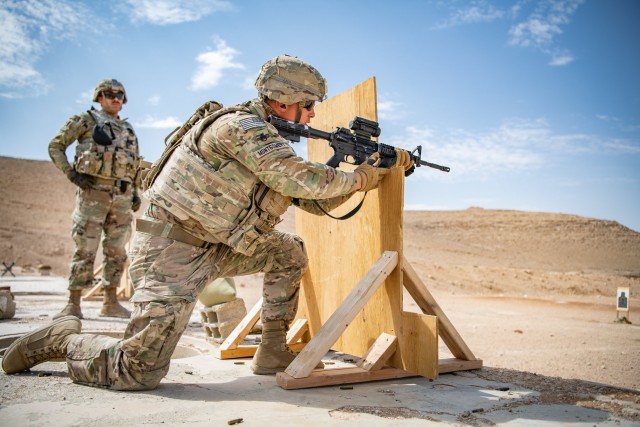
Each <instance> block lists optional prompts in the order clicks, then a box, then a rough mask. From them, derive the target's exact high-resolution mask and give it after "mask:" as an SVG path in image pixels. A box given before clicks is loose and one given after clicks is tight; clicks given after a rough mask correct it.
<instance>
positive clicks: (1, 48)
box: [0, 0, 97, 98]
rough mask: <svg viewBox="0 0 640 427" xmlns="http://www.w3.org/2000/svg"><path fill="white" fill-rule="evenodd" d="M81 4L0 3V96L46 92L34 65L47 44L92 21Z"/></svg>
mask: <svg viewBox="0 0 640 427" xmlns="http://www.w3.org/2000/svg"><path fill="white" fill-rule="evenodd" d="M96 21H97V20H94V19H93V18H92V16H91V14H90V12H89V11H88V10H87V9H86V7H85V6H84V5H82V4H75V3H71V2H69V1H66V0H13V1H3V2H0V40H2V43H0V96H2V97H5V98H20V97H23V96H28V95H31V96H37V95H41V94H45V93H47V91H48V89H49V84H48V83H47V81H46V80H45V78H44V77H43V76H42V75H41V73H40V72H39V71H38V70H37V68H36V64H37V62H38V60H39V59H40V56H41V55H42V54H43V53H44V52H45V50H46V48H47V47H48V45H49V44H51V43H52V42H54V41H57V40H65V39H72V38H73V37H74V36H75V34H76V32H77V31H80V30H82V29H88V28H90V27H89V25H88V24H87V22H94V23H95V22H96Z"/></svg>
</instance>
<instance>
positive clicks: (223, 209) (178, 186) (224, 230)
mask: <svg viewBox="0 0 640 427" xmlns="http://www.w3.org/2000/svg"><path fill="white" fill-rule="evenodd" d="M236 111H243V109H241V108H233V107H232V108H229V109H225V110H221V111H218V112H216V113H214V114H212V115H210V116H207V117H205V118H203V119H202V120H200V121H199V122H198V123H197V124H195V126H194V127H193V128H192V129H190V130H189V131H188V132H187V133H186V134H185V135H184V137H183V138H182V141H180V142H179V146H178V147H176V148H175V149H174V150H173V152H172V153H171V156H170V157H169V158H168V159H167V160H166V162H165V163H164V164H163V165H162V169H161V170H160V171H158V172H157V176H156V178H155V180H154V181H153V183H152V184H151V187H150V188H149V189H148V190H147V192H146V194H145V196H146V197H147V198H148V199H149V200H150V201H151V202H153V203H155V204H157V205H158V206H161V207H162V208H164V209H166V210H168V211H169V212H171V213H172V214H173V215H175V216H176V217H177V218H179V219H182V220H187V219H194V220H196V221H197V222H198V223H200V224H201V225H202V227H203V228H204V230H205V231H206V232H207V233H208V234H209V235H210V236H207V237H208V238H207V239H206V240H208V241H211V242H214V243H224V244H226V245H228V246H230V247H231V248H233V249H234V250H235V251H237V252H240V253H242V254H245V255H252V254H253V252H254V251H255V249H256V247H257V246H258V245H259V244H260V243H262V242H263V241H264V240H265V239H264V234H265V233H267V232H269V231H271V230H272V229H273V227H274V226H275V225H276V224H277V223H278V222H280V218H279V216H280V215H281V214H282V213H284V211H283V212H280V213H279V214H278V215H272V214H270V213H268V212H266V211H264V210H262V209H260V207H259V201H258V200H255V199H256V197H257V196H256V195H258V194H263V193H264V189H265V188H266V187H265V186H264V184H261V183H260V182H259V180H258V178H257V177H256V176H255V175H254V174H253V173H252V172H251V171H250V170H249V169H247V168H246V167H244V166H243V165H242V164H240V163H238V162H235V161H231V162H230V161H228V159H223V158H206V159H205V158H204V157H203V156H205V155H204V154H203V153H202V151H201V150H200V149H199V148H198V141H199V139H200V137H201V135H202V133H203V132H204V130H205V129H206V128H207V127H208V126H210V125H211V124H212V123H213V122H214V121H215V120H216V119H218V118H219V117H220V116H222V115H223V114H227V113H231V112H236ZM244 111H245V112H247V113H250V114H253V113H251V112H250V111H248V110H244ZM206 156H207V157H213V154H210V153H209V154H206ZM212 164H218V165H219V167H218V168H217V169H216V168H214V167H213V166H212ZM260 190H262V191H260ZM287 207H288V206H287ZM285 210H286V207H285Z"/></svg>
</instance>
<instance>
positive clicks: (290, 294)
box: [67, 100, 356, 390]
mask: <svg viewBox="0 0 640 427" xmlns="http://www.w3.org/2000/svg"><path fill="white" fill-rule="evenodd" d="M238 109H239V110H240V111H235V112H231V113H229V114H226V115H223V116H222V117H220V118H219V119H217V120H215V121H214V123H213V124H212V125H210V126H208V127H206V129H200V131H202V132H201V134H200V137H199V138H196V139H193V138H192V139H190V138H189V137H190V136H193V135H195V134H198V132H199V130H198V126H196V127H194V129H193V130H192V131H191V132H190V133H188V134H187V136H185V140H186V142H185V143H183V144H182V146H180V147H178V149H177V150H181V149H194V148H195V149H196V150H198V153H199V154H198V155H199V156H201V157H200V158H201V159H203V160H204V163H205V164H208V165H209V167H210V169H211V170H210V174H211V175H214V174H216V172H218V174H219V173H220V171H223V170H225V169H227V170H228V171H230V173H229V174H228V175H227V178H229V179H230V180H231V183H230V184H229V185H230V186H229V188H227V189H224V188H222V187H221V185H220V184H219V182H220V181H215V180H214V179H213V178H210V179H209V180H208V181H207V182H206V183H205V184H204V185H203V186H199V188H196V187H198V183H197V181H198V180H195V179H191V180H189V179H188V178H189V177H191V178H193V176H194V175H197V174H198V172H197V171H194V169H193V165H185V167H183V168H179V167H177V165H176V167H171V165H172V163H171V160H170V161H169V163H168V164H167V165H165V167H164V168H163V170H162V174H161V175H160V176H159V177H158V179H157V180H156V182H155V183H154V185H153V186H152V187H151V188H150V189H149V190H148V192H147V193H146V196H147V197H148V198H149V199H150V201H151V204H150V206H149V208H148V209H147V211H146V212H145V215H144V216H143V219H144V220H148V221H156V222H160V223H165V224H174V225H178V226H179V227H180V228H181V229H183V230H185V231H187V232H188V233H189V234H190V235H192V236H195V237H197V238H198V239H201V240H202V241H203V242H204V243H203V245H202V246H203V247H197V246H194V245H191V244H186V243H182V242H180V241H176V240H173V239H170V238H165V237H161V236H155V235H151V234H146V233H141V232H137V233H136V235H135V238H134V244H133V247H132V250H131V256H132V262H131V265H130V267H129V273H130V275H131V279H132V281H133V283H134V286H135V294H134V296H133V298H132V301H133V302H134V303H135V308H134V311H133V314H132V316H131V321H130V323H129V326H128V328H127V330H126V333H125V337H124V339H123V340H122V341H118V340H115V339H113V338H108V337H103V336H97V335H84V334H83V335H79V336H77V337H75V338H73V339H72V340H71V342H70V344H69V347H68V352H67V362H68V365H69V373H70V376H71V378H72V379H73V380H74V381H76V382H79V383H84V384H90V385H99V386H106V387H110V388H112V389H118V390H144V389H151V388H154V387H155V386H156V385H157V384H158V383H159V382H160V380H161V379H162V378H163V377H164V376H165V375H166V373H167V371H168V369H169V362H170V358H171V355H172V353H173V351H174V349H175V347H176V345H177V343H178V340H179V339H180V336H181V335H182V333H183V332H184V330H185V328H186V327H187V324H188V321H189V317H190V315H191V312H192V311H193V309H194V306H195V303H196V301H197V297H198V295H199V293H200V292H201V291H202V289H203V288H204V286H206V284H207V283H210V282H211V281H212V280H214V279H216V278H217V277H233V276H241V275H246V274H252V273H257V272H264V273H265V276H264V288H263V289H264V291H263V296H264V304H263V310H262V320H263V322H265V321H270V320H284V321H286V322H289V321H291V320H292V319H293V318H294V316H295V312H296V309H297V300H298V291H299V286H300V279H301V277H302V274H303V273H304V271H305V270H306V268H307V256H306V253H305V251H304V246H303V242H302V240H301V239H300V238H299V237H297V236H295V235H292V234H288V233H282V232H279V231H276V230H274V229H273V225H275V224H276V223H277V222H278V221H279V218H278V217H270V215H263V218H262V219H263V221H258V223H257V226H258V227H260V229H259V230H258V229H257V228H255V227H254V230H253V231H257V234H258V236H259V237H258V238H257V241H258V243H257V244H255V245H254V246H253V247H247V246H243V245H239V246H237V248H236V249H233V248H232V247H231V246H230V244H234V243H237V241H238V240H237V239H235V240H234V239H233V238H232V237H231V236H232V235H233V233H231V232H230V230H229V229H221V228H216V227H215V224H216V223H220V222H221V221H223V219H225V218H223V217H224V213H225V211H224V209H223V207H224V206H226V205H225V204H224V203H223V204H222V206H220V202H219V201H218V200H213V202H212V203H214V204H218V208H219V209H220V211H216V208H215V207H212V206H211V205H204V204H203V201H207V200H209V198H208V196H209V195H212V194H213V195H216V196H217V197H218V199H224V198H231V197H234V198H235V199H236V201H240V202H239V203H238V202H237V203H236V205H238V204H239V208H240V211H241V212H244V217H243V216H238V217H236V218H234V217H231V216H230V217H227V218H226V219H227V220H229V221H231V222H232V223H231V225H230V226H231V227H235V228H236V229H237V228H238V227H241V226H242V225H243V220H246V219H247V217H249V216H250V213H251V206H252V200H253V197H254V196H255V193H256V191H257V190H258V189H259V188H260V186H261V183H265V184H267V185H268V186H269V187H270V188H271V189H273V190H275V191H277V192H278V193H279V194H280V195H282V197H281V199H280V200H279V201H280V202H281V203H282V205H281V206H279V208H278V209H279V210H280V214H281V213H284V211H285V210H286V208H287V207H288V206H289V205H290V204H291V200H292V198H296V199H298V198H299V199H300V200H299V201H297V204H298V205H299V206H300V207H301V208H303V209H305V210H309V211H311V212H313V213H316V214H320V213H321V212H320V210H319V209H318V208H317V207H315V206H314V205H313V204H312V203H310V202H308V200H310V199H322V200H320V204H321V206H322V207H323V208H324V209H325V210H330V209H333V208H335V207H336V206H337V205H339V204H341V203H343V202H344V201H346V200H347V199H348V198H349V197H350V196H351V195H352V194H353V192H354V190H355V185H356V184H355V178H354V175H353V174H350V173H345V172H341V171H338V170H336V169H333V168H330V167H328V166H325V165H323V164H319V163H314V162H307V161H304V160H303V159H302V158H300V157H298V156H297V155H296V154H295V152H294V151H293V149H292V148H291V146H290V145H289V143H288V142H287V141H286V140H284V139H282V138H281V137H280V136H279V135H278V133H277V131H276V129H275V128H273V127H272V126H271V125H269V124H267V123H266V122H265V121H264V120H265V119H266V118H267V111H266V109H265V105H264V104H263V103H262V102H261V101H260V100H253V101H250V102H248V103H246V104H243V105H241V106H239V107H238ZM173 157H179V156H176V153H174V154H173V155H172V158H173ZM171 177H173V179H174V180H172V178H171ZM183 178H184V179H183ZM200 178H202V179H205V178H206V177H200ZM180 180H183V183H182V184H179V182H178V181H180ZM231 184H236V185H231ZM185 185H191V186H192V192H191V193H189V194H188V195H187V197H188V198H189V200H185V201H183V203H182V206H180V207H179V208H178V207H176V206H175V205H174V204H172V203H171V202H169V200H167V199H166V198H165V197H164V196H163V195H166V194H172V193H171V192H169V190H166V191H163V190H162V189H161V188H162V186H170V187H172V188H174V189H176V188H179V187H181V186H185ZM205 191H207V192H208V194H205V193H204V192H205ZM233 191H235V192H236V193H235V194H231V193H232V192H233ZM178 194H184V193H182V192H178ZM243 200H244V202H245V204H244V205H243V204H242V203H241V202H242V201H243ZM189 202H190V203H189ZM198 205H200V207H201V208H203V209H202V210H199V208H198ZM236 208H238V206H227V209H228V210H229V211H231V212H235V211H234V209H236ZM185 209H188V210H189V214H188V215H187V214H186V213H185V211H184V210H185ZM207 213H208V215H209V216H208V217H206V214H207ZM214 213H219V215H220V216H218V217H216V215H214ZM273 213H277V212H273ZM261 214H264V212H261ZM212 217H213V218H212ZM248 234H251V233H248ZM239 240H240V241H242V239H239ZM238 249H239V250H242V251H244V252H246V253H242V252H239V251H238Z"/></svg>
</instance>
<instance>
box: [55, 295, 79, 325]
mask: <svg viewBox="0 0 640 427" xmlns="http://www.w3.org/2000/svg"><path fill="white" fill-rule="evenodd" d="M81 298H82V289H78V290H73V291H69V303H68V304H67V306H66V307H65V308H63V309H62V311H61V312H60V313H58V314H56V315H54V316H53V320H55V319H59V318H61V317H64V316H76V317H77V318H78V319H82V311H81V310H80V299H81Z"/></svg>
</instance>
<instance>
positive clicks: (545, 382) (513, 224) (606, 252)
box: [0, 157, 640, 421]
mask: <svg viewBox="0 0 640 427" xmlns="http://www.w3.org/2000/svg"><path fill="white" fill-rule="evenodd" d="M0 171H1V172H0V198H1V199H2V200H3V204H2V206H1V207H0V261H2V262H6V263H7V264H9V263H11V262H15V265H16V267H15V269H16V271H21V272H24V274H37V267H38V266H39V265H49V266H51V267H52V274H54V275H57V276H65V275H66V272H67V268H68V262H69V259H70V257H71V252H72V249H73V243H72V241H71V238H70V227H71V220H70V215H71V211H72V209H73V204H74V188H73V186H72V185H71V184H70V183H68V182H67V181H66V179H65V177H64V176H63V175H62V174H61V173H59V172H58V171H57V170H55V168H54V167H53V166H52V164H51V163H50V162H40V161H29V160H20V159H11V158H1V157H0ZM293 223H294V221H293V212H288V213H287V216H286V220H285V222H284V223H283V224H282V225H281V228H282V229H285V230H288V231H291V230H293ZM404 238H405V257H406V258H407V259H408V261H409V262H410V263H411V265H412V266H413V267H414V269H415V270H416V271H417V273H418V274H419V276H420V277H421V278H422V280H423V281H424V282H425V284H426V285H427V287H428V288H429V290H430V291H431V292H432V293H433V295H434V296H435V298H436V300H437V301H438V302H439V304H440V306H441V307H442V308H443V309H444V311H445V313H446V314H447V315H448V317H449V318H450V319H451V321H452V322H453V324H454V326H455V327H456V328H457V329H458V331H459V333H460V334H461V336H462V337H463V339H464V340H465V341H466V343H467V345H468V346H469V347H470V349H471V350H472V351H473V353H474V354H475V355H476V356H477V357H478V358H480V359H482V360H483V361H484V366H485V368H484V369H482V370H481V371H479V374H478V375H480V376H492V377H493V378H503V380H504V381H507V382H511V383H515V384H518V383H523V384H525V383H526V384H527V386H529V387H533V388H535V387H537V389H540V390H541V393H542V397H541V399H552V398H553V399H556V400H557V399H568V400H573V401H574V402H575V401H578V400H584V401H587V402H590V404H592V405H602V404H603V403H602V400H601V399H596V398H594V397H593V396H595V393H592V392H590V391H589V390H590V388H594V387H595V388H597V387H605V388H607V386H612V387H613V388H607V390H609V391H608V392H607V393H609V394H608V395H609V396H613V395H616V396H618V398H621V399H622V402H623V403H622V404H619V403H618V404H616V405H618V406H619V407H620V408H622V409H620V408H619V410H620V411H623V409H624V408H625V407H626V408H632V407H634V405H635V407H638V405H640V311H639V310H638V308H637V307H638V302H637V301H638V300H637V297H636V295H638V294H639V292H640V233H637V232H635V231H633V230H630V229H628V228H626V227H623V226H622V225H620V224H618V223H616V222H611V221H603V220H598V219H592V218H584V217H578V216H573V215H564V214H549V213H536V212H520V211H502V210H498V211H497V210H485V209H481V208H471V209H467V210H464V211H437V212H431V211H430V212H426V211H421V212H406V213H405V218H404ZM236 283H237V286H238V295H239V296H240V297H242V298H243V299H245V301H246V303H247V306H248V307H250V306H252V304H253V303H254V302H255V301H256V300H257V298H258V297H259V294H260V276H259V275H256V276H248V277H244V278H237V279H236ZM618 287H628V288H630V290H631V299H630V307H631V311H630V312H629V313H627V318H628V319H629V320H630V321H631V324H629V323H620V322H616V319H617V312H616V309H615V296H616V290H617V288H618ZM405 309H406V310H407V311H419V309H418V308H417V307H416V305H415V304H414V303H413V301H412V300H411V298H410V297H409V296H408V295H405ZM14 321H15V320H14ZM11 322H12V321H3V322H2V323H0V327H2V328H3V330H6V329H7V328H8V327H9V326H10V324H11ZM193 333H194V334H196V335H197V334H198V333H199V332H198V328H197V325H194V326H193ZM440 351H441V355H442V356H446V353H447V349H446V346H443V345H441V346H440ZM3 393H4V392H3ZM613 406H615V405H613ZM629 410H630V409H629ZM623 412H624V411H623ZM632 412H633V411H632ZM633 416H634V415H632V416H631V417H632V418H633ZM635 416H636V417H637V416H638V415H637V412H636V415H635ZM638 421H640V418H638Z"/></svg>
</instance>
